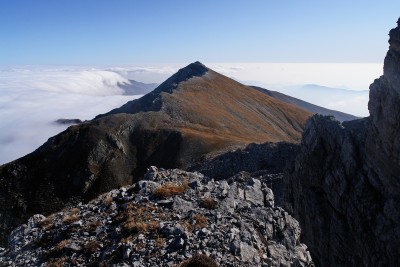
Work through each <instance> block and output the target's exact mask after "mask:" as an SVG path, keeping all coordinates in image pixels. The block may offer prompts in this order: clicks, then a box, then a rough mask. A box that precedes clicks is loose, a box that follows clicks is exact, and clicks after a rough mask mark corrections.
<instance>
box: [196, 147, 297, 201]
mask: <svg viewBox="0 0 400 267" xmlns="http://www.w3.org/2000/svg"><path fill="white" fill-rule="evenodd" d="M298 152H299V145H297V144H291V143H286V142H278V143H270V142H268V143H264V144H254V143H253V144H250V145H247V146H246V147H244V148H239V149H236V150H234V149H232V150H231V151H227V152H225V153H221V154H218V155H208V156H207V158H205V159H203V160H200V161H199V162H198V163H196V164H195V165H194V166H191V167H190V168H189V170H195V171H198V172H201V173H203V174H204V175H207V176H210V177H214V179H217V180H220V179H227V178H229V177H232V176H241V177H257V178H259V179H260V180H262V181H263V182H264V183H266V184H267V185H268V187H270V188H271V189H272V190H273V191H274V196H275V203H276V204H277V205H278V206H280V205H281V202H282V197H283V196H282V195H283V190H284V188H283V178H284V174H283V172H284V170H285V169H286V168H287V167H288V166H292V165H293V164H294V160H295V157H296V156H297V154H298Z"/></svg>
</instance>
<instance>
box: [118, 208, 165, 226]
mask: <svg viewBox="0 0 400 267" xmlns="http://www.w3.org/2000/svg"><path fill="white" fill-rule="evenodd" d="M155 209H156V208H155V206H154V205H153V204H146V205H133V204H132V203H129V204H128V205H127V207H126V209H125V210H124V211H123V212H122V213H120V214H119V215H118V216H117V217H116V218H115V221H116V222H121V223H122V230H123V231H124V232H125V233H132V232H133V233H143V232H147V231H150V232H155V231H157V230H158V227H159V222H158V221H155V220H154V215H153V214H152V211H154V210H155Z"/></svg>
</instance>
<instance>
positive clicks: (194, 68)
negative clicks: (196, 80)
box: [154, 61, 209, 93]
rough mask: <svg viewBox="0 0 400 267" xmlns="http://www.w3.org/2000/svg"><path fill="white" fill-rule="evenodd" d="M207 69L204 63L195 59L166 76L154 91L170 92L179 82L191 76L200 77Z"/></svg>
mask: <svg viewBox="0 0 400 267" xmlns="http://www.w3.org/2000/svg"><path fill="white" fill-rule="evenodd" d="M208 70H209V69H208V68H207V67H206V66H205V65H203V64H202V63H200V62H199V61H196V62H194V63H191V64H189V65H187V66H186V67H184V68H182V69H180V70H178V72H177V73H175V74H174V75H172V76H171V77H170V78H168V79H167V80H166V81H165V82H163V83H162V84H161V85H160V86H159V87H158V88H156V89H155V90H154V91H155V92H169V93H172V90H173V89H175V88H176V87H177V86H178V85H179V84H180V83H181V82H184V81H187V80H189V79H191V78H193V77H201V76H203V75H204V74H206V73H207V72H208Z"/></svg>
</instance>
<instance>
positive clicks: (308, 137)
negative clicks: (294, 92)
mask: <svg viewBox="0 0 400 267" xmlns="http://www.w3.org/2000/svg"><path fill="white" fill-rule="evenodd" d="M399 23H400V20H399V22H398V24H399ZM389 44H390V48H389V51H388V53H387V56H386V58H385V64H384V75H383V76H382V77H380V78H379V79H377V80H375V81H374V83H373V84H372V85H371V86H370V101H369V105H368V107H369V111H370V117H368V118H365V119H361V120H355V121H351V122H346V123H343V124H341V123H340V122H338V121H336V120H334V119H333V118H332V117H323V116H319V115H317V116H314V117H312V119H310V120H309V122H308V123H307V125H306V130H305V132H304V134H303V140H302V143H301V148H300V153H299V155H298V157H297V158H296V162H295V166H294V167H293V168H292V169H291V170H290V177H289V179H287V181H286V189H287V191H286V195H285V207H286V208H287V209H288V210H289V211H290V213H292V214H293V216H294V217H295V218H297V219H298V220H299V222H300V225H301V227H302V230H303V233H304V235H303V239H302V240H303V242H305V243H306V244H307V245H308V246H309V248H310V250H311V252H312V255H313V258H314V260H315V262H316V264H317V265H319V266H399V265H400V211H399V208H398V207H400V28H399V27H397V28H396V29H393V30H391V31H390V40H389Z"/></svg>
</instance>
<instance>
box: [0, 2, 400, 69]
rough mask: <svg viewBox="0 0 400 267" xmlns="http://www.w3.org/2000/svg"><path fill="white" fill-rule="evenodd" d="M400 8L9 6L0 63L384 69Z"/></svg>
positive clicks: (4, 6)
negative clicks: (279, 64) (296, 64)
mask: <svg viewBox="0 0 400 267" xmlns="http://www.w3.org/2000/svg"><path fill="white" fill-rule="evenodd" d="M399 11H400V1H398V0H396V1H389V0H387V1H383V0H382V1H368V0H367V1H358V0H354V1H342V0H338V1H325V0H319V1H317V0H315V1H307V0H302V1H300V0H298V1H288V0H287V1H285V0H283V1H276V0H274V1H270V0H264V1H257V0H254V1H249V0H247V1H244V0H243V1H241V0H237V1H235V0H230V1H224V0H219V1H216V0H214V1H211V0H210V1H209V0H203V1H188V0H169V1H161V0H158V1H157V0H143V1H135V0H130V1H128V0H118V1H111V0H109V1H105V0H68V1H67V0H57V1H55V0H36V1H33V0H29V1H28V0H26V1H22V0H0V35H1V42H0V64H6V65H15V64H146V63H174V62H192V61H195V60H200V61H203V62H356V63H364V62H382V61H383V58H384V55H385V53H386V51H387V47H388V44H387V34H388V31H389V30H390V29H391V28H393V27H395V25H396V21H397V19H398V17H399V16H400V12H399Z"/></svg>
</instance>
